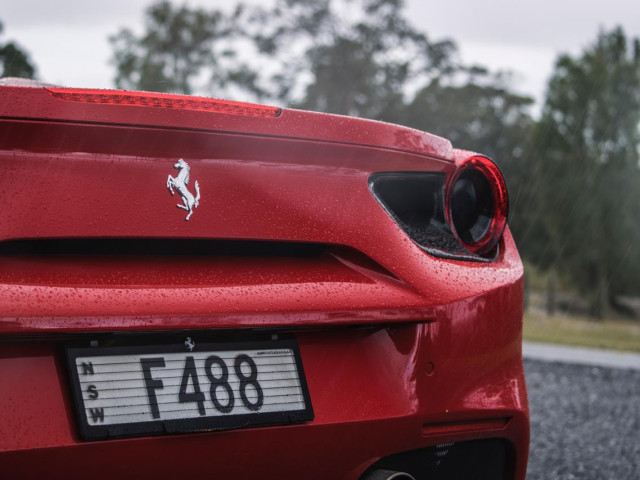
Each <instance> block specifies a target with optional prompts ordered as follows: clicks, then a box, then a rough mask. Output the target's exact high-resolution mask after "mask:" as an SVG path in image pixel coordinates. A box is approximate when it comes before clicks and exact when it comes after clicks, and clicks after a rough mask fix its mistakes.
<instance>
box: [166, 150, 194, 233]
mask: <svg viewBox="0 0 640 480" xmlns="http://www.w3.org/2000/svg"><path fill="white" fill-rule="evenodd" d="M173 168H175V169H177V170H178V175H176V176H175V177H172V176H171V175H169V177H168V178H167V188H168V189H169V191H170V192H171V195H174V191H173V188H174V187H175V189H176V190H177V191H178V194H179V195H180V196H181V197H182V201H183V202H184V205H181V204H178V205H177V207H178V208H182V209H184V210H186V211H187V212H189V213H188V214H187V218H185V220H189V218H191V215H193V209H194V208H196V207H197V206H198V203H199V202H200V187H199V186H198V181H197V180H196V182H195V183H194V186H195V189H196V195H195V197H194V196H193V194H192V193H191V192H190V191H189V189H188V188H187V185H189V164H188V163H187V162H185V161H184V160H183V159H182V158H181V159H180V160H178V163H176V164H175V165H174V166H173Z"/></svg>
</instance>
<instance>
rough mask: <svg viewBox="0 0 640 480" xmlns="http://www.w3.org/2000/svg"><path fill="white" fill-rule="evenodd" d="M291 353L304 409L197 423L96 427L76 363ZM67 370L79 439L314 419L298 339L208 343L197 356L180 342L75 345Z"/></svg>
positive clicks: (161, 421)
mask: <svg viewBox="0 0 640 480" xmlns="http://www.w3.org/2000/svg"><path fill="white" fill-rule="evenodd" d="M286 349H290V350H291V351H292V352H293V358H294V360H295V367H296V371H297V375H298V381H299V387H300V391H301V394H302V398H303V401H304V409H302V410H285V411H275V412H264V413H260V412H256V413H249V414H232V415H226V416H202V417H198V418H182V419H159V420H151V421H141V422H131V423H117V424H110V425H99V424H97V425H92V424H91V423H90V422H89V419H88V416H87V408H88V407H86V406H85V400H84V398H83V395H82V387H81V382H80V375H79V372H78V366H77V365H76V359H77V358H85V357H105V356H119V355H141V356H142V355H162V354H176V353H179V354H184V358H186V357H187V356H189V354H190V353H194V354H195V353H196V352H197V353H202V352H207V353H209V354H214V355H215V354H216V353H220V352H229V351H255V350H269V351H272V350H286ZM66 357H67V367H68V371H69V377H70V380H71V381H70V383H71V385H70V391H71V395H72V398H73V403H74V413H75V417H76V423H77V425H78V430H79V433H80V437H81V438H82V439H83V440H105V439H110V438H121V437H134V436H146V435H162V434H184V433H196V432H207V431H219V430H229V429H236V428H244V427H249V428H251V427H259V426H267V425H287V424H293V423H301V422H308V421H312V420H313V419H314V417H315V416H314V411H313V406H312V404H311V397H310V394H309V388H308V385H307V380H306V377H305V372H304V368H303V365H302V359H301V356H300V351H299V348H298V343H297V341H296V340H295V339H277V340H267V341H261V340H256V341H229V342H226V341H225V342H216V341H205V342H203V343H198V344H197V345H196V346H195V347H193V352H190V351H188V350H187V348H186V347H185V345H184V344H183V343H182V342H175V343H173V342H172V343H154V344H146V345H145V344H134V345H113V346H86V344H85V345H84V346H77V345H67V347H66ZM208 386H209V383H207V380H206V379H204V383H203V384H202V390H203V391H208V388H209V387H208Z"/></svg>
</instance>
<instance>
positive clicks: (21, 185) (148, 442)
mask: <svg viewBox="0 0 640 480" xmlns="http://www.w3.org/2000/svg"><path fill="white" fill-rule="evenodd" d="M0 125H1V127H0V166H1V172H2V181H1V185H2V187H1V188H0V200H1V201H0V205H2V207H1V208H0V472H2V478H64V479H72V478H114V477H115V478H117V477H120V478H129V477H135V478H165V477H166V478H177V477H184V476H188V477H191V476H195V477H202V476H208V477H213V478H246V479H253V478H274V479H275V478H277V479H296V480H300V479H326V478H331V479H353V480H356V479H375V478H387V479H389V478H415V479H426V478H428V479H429V480H433V479H444V478H456V479H458V480H465V479H480V478H491V479H505V480H506V479H524V477H525V471H526V462H527V452H528V443H529V418H528V410H527V398H526V391H525V382H524V376H523V369H522V357H521V330H522V296H523V287H522V273H523V271H522V264H521V262H520V259H519V256H518V253H517V250H516V247H515V245H514V242H513V239H512V237H511V234H510V233H509V230H508V229H506V230H504V222H505V220H506V209H507V201H506V190H505V188H504V181H503V180H502V176H501V175H500V173H499V171H498V170H497V168H496V167H495V165H494V164H493V163H492V162H491V161H490V160H488V159H486V158H484V157H482V156H478V155H474V154H471V153H468V152H462V151H458V150H455V149H453V148H452V147H451V144H450V143H449V142H448V141H447V140H444V139H442V138H438V137H435V136H432V135H429V134H426V133H423V132H418V131H415V130H411V129H407V128H403V127H399V126H395V125H389V124H384V123H378V122H372V121H365V120H359V119H352V118H345V117H339V116H332V115H324V114H317V113H309V112H301V111H296V110H280V109H276V108H272V107H265V106H260V105H251V104H240V103H234V102H225V101H217V100H210V99H203V98H197V97H182V96H173V95H157V94H146V93H138V92H118V91H99V90H71V89H62V88H49V87H43V86H32V87H28V86H15V85H4V86H0ZM503 230H504V233H503Z"/></svg>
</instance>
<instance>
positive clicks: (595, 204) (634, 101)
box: [531, 28, 640, 316]
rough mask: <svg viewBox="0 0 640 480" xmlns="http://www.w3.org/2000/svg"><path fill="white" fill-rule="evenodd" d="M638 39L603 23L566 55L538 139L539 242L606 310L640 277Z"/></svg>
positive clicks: (597, 308) (597, 307) (543, 254)
mask: <svg viewBox="0 0 640 480" xmlns="http://www.w3.org/2000/svg"><path fill="white" fill-rule="evenodd" d="M639 124H640V42H639V41H638V40H637V39H636V40H634V41H633V42H632V44H630V42H629V41H628V40H627V38H626V37H625V35H624V33H623V31H622V30H621V29H620V28H618V29H615V30H613V31H611V32H601V33H600V34H599V36H598V38H597V40H596V42H595V44H594V45H592V46H591V47H589V48H588V49H586V50H585V52H584V53H583V54H582V55H580V56H578V57H575V58H574V57H571V56H569V55H564V56H561V57H560V58H559V59H558V61H557V62H556V65H555V70H554V73H553V76H552V78H551V81H550V83H549V88H548V92H547V98H546V103H545V106H544V109H543V114H542V119H541V121H540V123H539V125H538V126H537V128H536V132H535V138H534V145H535V150H534V152H535V156H536V158H537V159H538V161H539V168H538V170H537V171H536V172H532V173H535V175H532V182H531V183H532V185H535V187H536V189H537V192H536V197H535V203H537V208H536V209H535V210H536V212H537V213H538V215H536V218H537V220H538V221H537V222H536V223H535V225H534V228H535V232H533V231H532V232H531V235H532V236H534V235H538V236H539V239H540V240H543V241H538V242H533V243H534V244H536V243H537V245H536V248H534V249H533V252H534V253H535V256H536V260H537V261H538V262H540V263H542V264H544V265H547V266H550V265H553V266H554V267H556V268H557V269H558V270H560V271H561V272H564V273H565V274H566V275H568V276H569V277H570V278H571V279H572V280H573V282H574V283H575V284H576V285H577V286H578V287H579V288H580V289H581V290H582V292H583V293H585V294H587V295H588V296H589V298H591V303H592V305H593V308H594V313H595V314H596V315H598V316H604V315H606V313H607V307H608V306H609V305H610V301H611V299H612V298H613V297H614V296H615V295H617V294H622V293H635V294H637V289H638V286H639V285H640V269H639V268H638V265H640V171H639V170H638V161H639V155H638V147H639V145H640V132H639V130H638V125H639Z"/></svg>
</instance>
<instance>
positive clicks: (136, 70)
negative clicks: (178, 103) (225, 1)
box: [109, 1, 255, 94]
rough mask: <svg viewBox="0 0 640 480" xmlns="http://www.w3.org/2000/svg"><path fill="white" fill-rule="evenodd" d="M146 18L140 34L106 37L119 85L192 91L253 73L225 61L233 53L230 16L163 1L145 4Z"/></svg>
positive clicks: (247, 79) (125, 31) (247, 78)
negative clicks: (198, 84) (148, 5)
mask: <svg viewBox="0 0 640 480" xmlns="http://www.w3.org/2000/svg"><path fill="white" fill-rule="evenodd" d="M145 20H146V22H145V33H144V34H143V35H142V36H140V37H138V36H136V35H135V34H134V33H133V32H132V31H131V30H129V29H126V28H125V29H122V30H120V32H118V34H116V35H114V36H112V37H110V39H109V40H110V42H111V44H112V47H113V50H114V54H113V59H112V61H113V63H114V64H115V66H116V69H117V75H116V78H115V84H116V86H117V87H118V88H124V89H131V90H147V91H157V92H171V93H184V94H192V93H194V91H198V90H199V91H207V90H208V87H209V86H211V85H215V86H216V87H218V88H222V87H224V86H225V85H226V83H227V82H229V81H230V80H234V79H240V80H243V81H244V83H245V84H248V83H250V81H251V79H252V78H254V76H255V74H254V73H253V72H251V71H249V70H248V68H247V67H246V66H245V65H233V66H231V65H229V64H225V60H228V59H230V58H235V56H236V51H235V50H234V48H230V47H229V46H228V43H229V41H232V40H233V38H234V37H235V32H236V31H237V30H236V28H235V24H234V19H233V16H228V15H225V14H224V13H223V12H222V11H219V10H213V11H207V10H204V9H202V8H195V9H191V8H189V7H187V6H186V5H183V6H181V7H174V6H173V5H172V4H171V3H170V2H168V1H162V2H159V3H156V4H154V5H152V6H151V7H149V8H148V9H147V11H146V18H145ZM198 82H199V83H200V84H201V85H200V86H197V83H198Z"/></svg>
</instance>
